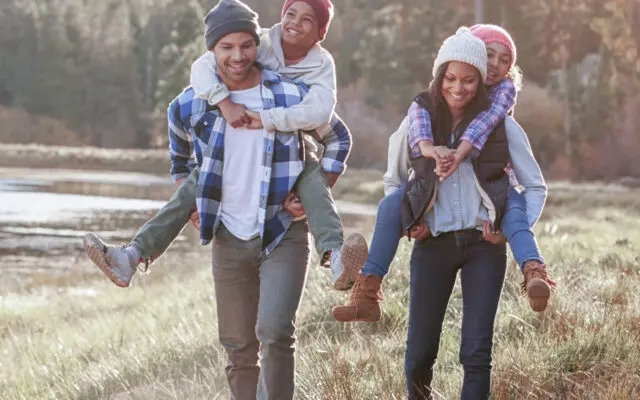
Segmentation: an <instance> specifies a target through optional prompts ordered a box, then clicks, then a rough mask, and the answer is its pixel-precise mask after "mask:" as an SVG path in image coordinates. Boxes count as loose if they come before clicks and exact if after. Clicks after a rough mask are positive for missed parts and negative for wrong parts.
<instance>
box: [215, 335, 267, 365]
mask: <svg viewBox="0 0 640 400" xmlns="http://www.w3.org/2000/svg"><path fill="white" fill-rule="evenodd" d="M220 344H221V345H222V347H224V349H225V351H226V352H227V355H228V356H229V361H230V362H231V364H233V365H235V366H242V365H257V364H258V352H259V344H258V341H257V340H256V338H255V337H253V338H247V339H246V340H232V339H223V338H220Z"/></svg>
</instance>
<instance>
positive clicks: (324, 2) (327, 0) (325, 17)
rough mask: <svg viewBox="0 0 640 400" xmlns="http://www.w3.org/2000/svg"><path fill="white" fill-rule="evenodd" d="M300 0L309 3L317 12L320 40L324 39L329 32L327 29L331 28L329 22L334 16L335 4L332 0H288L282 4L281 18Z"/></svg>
mask: <svg viewBox="0 0 640 400" xmlns="http://www.w3.org/2000/svg"><path fill="white" fill-rule="evenodd" d="M298 1H301V2H303V3H307V4H308V5H309V6H310V7H311V8H312V9H313V11H314V12H315V13H316V19H317V20H318V31H319V32H318V33H319V35H320V40H323V39H324V37H325V35H326V34H327V29H329V23H331V19H332V18H333V4H332V3H331V0H286V1H285V2H284V5H283V6H282V13H281V14H280V18H281V19H282V18H284V15H285V14H286V13H287V10H288V9H289V7H291V5H292V4H293V3H296V2H298Z"/></svg>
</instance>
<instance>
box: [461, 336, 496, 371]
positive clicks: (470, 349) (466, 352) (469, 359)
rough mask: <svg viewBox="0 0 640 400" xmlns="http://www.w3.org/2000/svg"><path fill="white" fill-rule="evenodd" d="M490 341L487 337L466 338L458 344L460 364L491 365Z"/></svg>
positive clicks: (467, 365)
mask: <svg viewBox="0 0 640 400" xmlns="http://www.w3.org/2000/svg"><path fill="white" fill-rule="evenodd" d="M491 348H492V343H491V340H489V339H467V340H464V339H463V341H462V345H461V346H460V364H462V365H463V366H464V367H472V368H473V367H481V368H483V367H491Z"/></svg>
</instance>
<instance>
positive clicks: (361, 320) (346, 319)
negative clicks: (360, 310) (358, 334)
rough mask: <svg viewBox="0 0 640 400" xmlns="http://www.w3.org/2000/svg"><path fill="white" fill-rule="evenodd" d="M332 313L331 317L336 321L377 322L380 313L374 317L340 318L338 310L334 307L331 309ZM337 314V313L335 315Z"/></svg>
mask: <svg viewBox="0 0 640 400" xmlns="http://www.w3.org/2000/svg"><path fill="white" fill-rule="evenodd" d="M332 314H333V319H335V320H336V321H338V322H378V321H380V314H378V316H377V317H376V318H363V317H360V318H342V317H341V316H340V314H341V313H340V311H337V312H336V310H335V309H334V310H332ZM336 314H337V315H336Z"/></svg>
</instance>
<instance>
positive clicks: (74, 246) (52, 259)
mask: <svg viewBox="0 0 640 400" xmlns="http://www.w3.org/2000/svg"><path fill="white" fill-rule="evenodd" d="M174 189H175V185H174V184H173V182H172V181H171V179H170V178H169V177H165V176H156V175H149V174H139V173H126V172H113V173H111V172H85V171H66V170H38V169H33V170H32V169H6V168H5V169H0V274H2V276H3V279H2V280H1V281H0V295H3V294H6V293H8V292H20V291H25V290H27V291H29V290H31V289H32V288H34V287H37V286H39V285H40V284H41V283H43V282H44V283H56V282H71V284H73V281H74V279H75V278H74V277H80V278H78V279H80V281H81V282H83V284H84V282H85V281H86V279H87V276H92V277H94V278H95V279H104V277H103V276H102V275H101V274H100V272H99V271H98V270H97V268H95V266H93V264H91V262H90V261H89V260H88V259H87V258H86V257H85V255H84V252H83V250H82V240H81V238H82V235H84V234H85V233H86V232H87V231H96V232H99V233H100V234H101V235H102V236H103V237H105V238H106V239H107V240H109V241H111V242H114V243H124V242H127V241H128V240H130V239H131V237H132V236H133V235H134V234H135V232H136V231H137V229H138V228H139V227H140V226H141V225H142V224H143V223H144V222H145V221H146V220H148V219H149V218H150V217H151V216H153V214H154V213H155V211H156V210H157V209H158V208H159V207H161V206H162V205H163V204H164V203H165V201H166V199H168V198H169V197H170V196H171V194H172V193H173V191H174ZM338 208H339V210H340V212H341V213H342V218H343V223H344V225H345V231H346V232H347V233H349V231H352V230H354V229H358V230H359V231H360V230H368V229H370V228H371V225H372V223H373V218H372V216H373V215H374V213H375V207H373V206H364V205H358V204H353V203H345V202H338ZM208 251H210V250H209V249H208V247H207V248H205V247H203V246H200V245H199V243H198V232H197V231H196V230H195V229H194V228H193V227H191V226H189V227H187V228H186V229H185V230H184V231H183V233H182V234H181V235H180V236H179V237H178V239H177V240H176V242H174V243H173V245H172V247H171V249H170V251H169V252H167V255H165V257H163V259H161V260H160V261H159V262H158V263H157V264H161V265H162V264H166V265H167V270H168V272H170V269H171V268H174V269H175V263H176V262H177V263H179V264H181V265H184V264H194V265H195V264H198V265H208V259H209V253H208ZM0 300H2V299H0ZM5 300H6V296H5ZM2 303H4V301H3V302H2ZM5 305H6V304H5Z"/></svg>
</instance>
